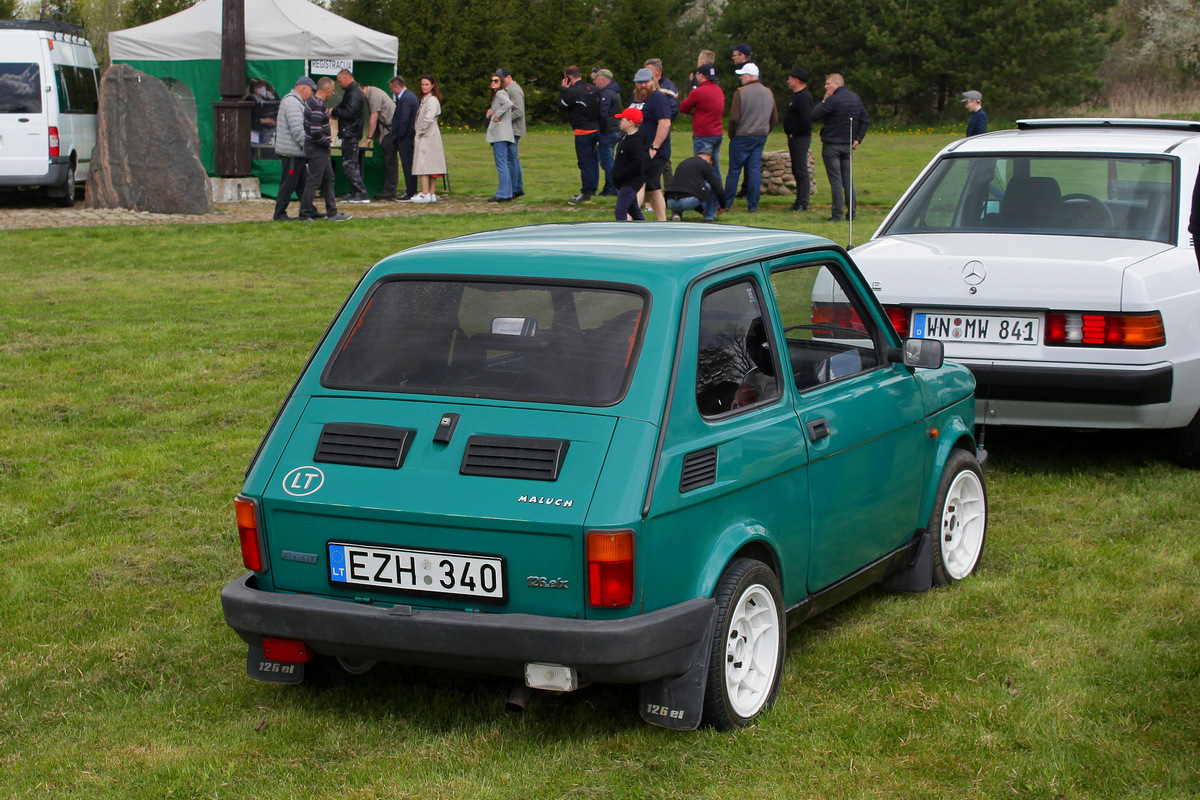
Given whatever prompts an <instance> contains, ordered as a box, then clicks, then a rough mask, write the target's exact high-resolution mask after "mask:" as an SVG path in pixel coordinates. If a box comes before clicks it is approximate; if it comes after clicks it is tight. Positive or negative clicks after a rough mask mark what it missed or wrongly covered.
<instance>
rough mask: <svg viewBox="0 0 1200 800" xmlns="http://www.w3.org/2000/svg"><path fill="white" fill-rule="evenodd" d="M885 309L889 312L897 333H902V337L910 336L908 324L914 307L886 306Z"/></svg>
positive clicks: (888, 314) (889, 318)
mask: <svg viewBox="0 0 1200 800" xmlns="http://www.w3.org/2000/svg"><path fill="white" fill-rule="evenodd" d="M883 310H884V311H886V312H887V316H888V320H890V321H891V323H892V327H893V328H895V329H896V333H898V334H900V338H901V339H903V338H904V337H905V336H908V324H909V320H910V318H911V317H912V309H911V308H904V307H902V306H884V307H883Z"/></svg>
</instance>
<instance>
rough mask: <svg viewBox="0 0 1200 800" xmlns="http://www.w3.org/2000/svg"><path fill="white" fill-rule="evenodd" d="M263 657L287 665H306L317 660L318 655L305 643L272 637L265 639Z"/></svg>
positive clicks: (265, 637)
mask: <svg viewBox="0 0 1200 800" xmlns="http://www.w3.org/2000/svg"><path fill="white" fill-rule="evenodd" d="M263 655H264V656H265V657H266V658H267V659H268V660H270V661H282V662H284V663H285V664H306V663H308V662H309V661H312V660H313V659H314V658H316V653H314V652H313V651H312V648H310V647H309V646H308V645H306V644H305V643H304V642H301V641H297V640H296V639H274V638H272V637H270V636H264V637H263Z"/></svg>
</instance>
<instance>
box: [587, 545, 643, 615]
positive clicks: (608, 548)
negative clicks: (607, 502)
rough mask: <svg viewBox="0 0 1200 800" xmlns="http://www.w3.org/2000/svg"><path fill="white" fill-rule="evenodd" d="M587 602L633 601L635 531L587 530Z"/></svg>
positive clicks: (612, 605)
mask: <svg viewBox="0 0 1200 800" xmlns="http://www.w3.org/2000/svg"><path fill="white" fill-rule="evenodd" d="M587 559H588V602H589V603H590V604H591V605H593V606H597V607H599V608H620V607H622V606H631V605H633V531H588V535H587Z"/></svg>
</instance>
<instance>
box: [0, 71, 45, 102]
mask: <svg viewBox="0 0 1200 800" xmlns="http://www.w3.org/2000/svg"><path fill="white" fill-rule="evenodd" d="M41 89H42V71H41V69H40V68H39V67H38V65H37V64H27V63H15V64H14V63H0V114H40V113H42V91H41Z"/></svg>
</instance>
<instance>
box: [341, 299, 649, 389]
mask: <svg viewBox="0 0 1200 800" xmlns="http://www.w3.org/2000/svg"><path fill="white" fill-rule="evenodd" d="M645 308H646V298H645V296H644V295H643V294H641V293H640V292H639V291H638V290H636V289H632V288H630V287H615V286H611V285H586V286H584V285H569V284H545V283H525V282H520V283H518V282H503V283H501V282H491V281H482V280H468V281H464V280H390V281H385V282H382V283H380V284H378V285H376V286H375V287H374V289H373V290H372V292H371V293H370V295H369V297H368V298H367V300H366V301H365V302H364V303H363V304H362V306H361V308H360V309H359V311H358V313H357V315H356V317H355V319H354V321H353V322H352V323H351V324H350V325H349V326H348V328H347V331H346V333H345V334H344V335H343V336H342V341H341V342H340V344H339V346H338V349H337V352H336V353H335V354H334V355H333V357H332V358H331V359H330V361H329V364H328V365H327V366H326V369H325V373H324V376H323V379H322V383H323V384H324V385H325V386H328V387H330V388H334V389H352V390H364V391H381V392H413V393H419V394H438V395H446V396H455V397H484V398H497V399H520V400H532V401H536V402H547V403H568V404H576V405H591V406H604V405H611V404H612V403H615V402H617V401H618V400H619V399H620V398H621V396H622V395H623V394H624V391H625V388H626V384H627V383H628V379H629V375H630V374H631V372H632V369H633V366H634V364H635V362H636V358H637V352H638V345H639V343H640V341H641V329H642V321H643V318H644V317H645V314H644V311H645Z"/></svg>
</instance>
